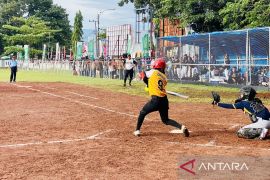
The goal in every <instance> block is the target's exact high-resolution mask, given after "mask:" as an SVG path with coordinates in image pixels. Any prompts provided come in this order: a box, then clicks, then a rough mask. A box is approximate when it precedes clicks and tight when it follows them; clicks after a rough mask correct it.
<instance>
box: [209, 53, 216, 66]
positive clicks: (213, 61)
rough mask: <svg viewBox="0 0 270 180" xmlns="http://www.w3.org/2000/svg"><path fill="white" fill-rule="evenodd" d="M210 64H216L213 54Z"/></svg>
mask: <svg viewBox="0 0 270 180" xmlns="http://www.w3.org/2000/svg"><path fill="white" fill-rule="evenodd" d="M210 64H216V57H215V56H214V55H213V54H212V53H211V55H210Z"/></svg>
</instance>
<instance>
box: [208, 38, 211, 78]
mask: <svg viewBox="0 0 270 180" xmlns="http://www.w3.org/2000/svg"><path fill="white" fill-rule="evenodd" d="M208 43H209V44H208V46H209V49H208V69H209V77H208V78H209V79H208V82H209V83H210V78H211V66H210V63H211V60H210V59H211V35H210V33H209V42H208Z"/></svg>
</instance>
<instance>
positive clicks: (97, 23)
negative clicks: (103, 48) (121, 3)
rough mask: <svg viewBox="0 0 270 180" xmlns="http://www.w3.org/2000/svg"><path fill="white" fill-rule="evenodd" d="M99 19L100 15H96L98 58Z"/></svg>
mask: <svg viewBox="0 0 270 180" xmlns="http://www.w3.org/2000/svg"><path fill="white" fill-rule="evenodd" d="M99 17H100V14H99V13H98V14H97V57H98V58H99Z"/></svg>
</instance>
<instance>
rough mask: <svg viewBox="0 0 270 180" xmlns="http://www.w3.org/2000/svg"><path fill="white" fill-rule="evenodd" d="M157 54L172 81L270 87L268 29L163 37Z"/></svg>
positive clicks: (269, 41)
mask: <svg viewBox="0 0 270 180" xmlns="http://www.w3.org/2000/svg"><path fill="white" fill-rule="evenodd" d="M157 50H158V51H159V52H157V55H158V56H159V57H166V59H167V72H168V75H169V78H170V79H172V80H176V81H193V82H208V83H212V84H240V85H241V84H243V85H256V86H258V85H263V86H270V85H269V68H270V66H269V61H270V59H269V54H270V28H269V27H267V28H256V29H246V30H239V31H228V32H213V33H206V34H192V35H188V36H181V37H172V36H171V37H163V38H160V39H159V40H158V49H157Z"/></svg>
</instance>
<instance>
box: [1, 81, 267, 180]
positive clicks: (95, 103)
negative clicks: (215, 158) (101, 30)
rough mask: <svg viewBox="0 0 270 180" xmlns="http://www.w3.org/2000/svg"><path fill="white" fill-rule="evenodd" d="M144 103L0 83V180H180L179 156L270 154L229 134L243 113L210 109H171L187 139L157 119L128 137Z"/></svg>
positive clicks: (61, 87)
mask: <svg viewBox="0 0 270 180" xmlns="http://www.w3.org/2000/svg"><path fill="white" fill-rule="evenodd" d="M119 87H120V85H119ZM121 88H123V87H121ZM146 101H147V99H145V98H142V97H138V96H129V95H127V94H120V93H112V92H109V91H104V90H102V89H96V88H92V87H87V86H80V85H75V84H67V83H17V84H16V85H14V84H8V83H0V107H1V111H0V123H1V126H0V133H1V138H0V162H1V163H0V179H48V178H50V179H179V172H178V171H179V161H180V158H181V157H183V156H187V155H189V156H190V155H226V156H251V157H259V156H260V157H263V156H269V155H270V140H265V141H258V140H245V139H239V138H237V137H236V136H235V131H236V129H237V128H239V127H240V126H241V125H244V124H247V123H249V122H248V120H247V118H246V117H245V115H244V114H242V113H240V112H239V111H236V110H224V109H221V108H217V107H215V108H214V107H213V106H212V105H210V104H202V103H178V104H173V103H171V104H170V111H169V113H170V117H171V118H172V119H175V120H177V121H178V122H182V123H184V124H185V125H186V126H187V127H188V128H189V129H190V131H191V136H190V137H189V138H184V137H182V136H181V135H180V134H171V133H169V131H170V130H172V129H171V128H170V127H168V126H165V125H163V124H162V122H161V121H160V119H159V115H158V113H152V114H151V115H149V116H148V117H147V119H146V120H145V122H144V124H143V126H142V133H143V134H142V136H141V137H139V138H137V137H134V136H133V135H132V132H133V131H134V129H135V125H136V122H137V115H138V113H139V111H140V109H141V107H142V106H143V105H144V104H145V102H146ZM180 179H181V178H180Z"/></svg>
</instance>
